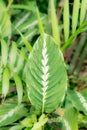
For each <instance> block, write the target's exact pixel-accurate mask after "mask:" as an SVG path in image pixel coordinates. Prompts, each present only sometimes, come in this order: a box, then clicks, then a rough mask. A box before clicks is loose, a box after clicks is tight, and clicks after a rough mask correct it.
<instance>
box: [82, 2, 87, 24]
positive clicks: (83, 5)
mask: <svg viewBox="0 0 87 130" xmlns="http://www.w3.org/2000/svg"><path fill="white" fill-rule="evenodd" d="M86 11H87V0H82V3H81V10H80V25H81V24H82V23H83V21H84V18H85V15H86Z"/></svg>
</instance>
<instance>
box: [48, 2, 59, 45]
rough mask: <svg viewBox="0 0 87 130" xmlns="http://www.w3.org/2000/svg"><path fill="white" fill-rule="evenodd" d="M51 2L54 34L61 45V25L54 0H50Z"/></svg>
mask: <svg viewBox="0 0 87 130" xmlns="http://www.w3.org/2000/svg"><path fill="white" fill-rule="evenodd" d="M49 4H50V14H51V23H52V31H53V36H54V39H55V41H56V43H57V44H58V46H60V34H59V26H58V20H57V16H56V11H55V5H54V0H49Z"/></svg>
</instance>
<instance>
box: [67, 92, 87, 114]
mask: <svg viewBox="0 0 87 130" xmlns="http://www.w3.org/2000/svg"><path fill="white" fill-rule="evenodd" d="M68 98H69V100H71V102H72V103H73V105H74V106H75V107H76V108H77V109H78V110H80V111H83V112H84V113H85V114H86V115H87V95H86V94H81V93H79V92H76V91H75V92H74V91H71V90H69V91H68Z"/></svg>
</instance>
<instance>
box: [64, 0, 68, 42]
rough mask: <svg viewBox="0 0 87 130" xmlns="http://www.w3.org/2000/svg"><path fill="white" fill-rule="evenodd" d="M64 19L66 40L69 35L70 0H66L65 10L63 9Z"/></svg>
mask: <svg viewBox="0 0 87 130" xmlns="http://www.w3.org/2000/svg"><path fill="white" fill-rule="evenodd" d="M63 21H64V37H65V41H67V40H68V37H69V25H70V23H69V0H64V11H63Z"/></svg>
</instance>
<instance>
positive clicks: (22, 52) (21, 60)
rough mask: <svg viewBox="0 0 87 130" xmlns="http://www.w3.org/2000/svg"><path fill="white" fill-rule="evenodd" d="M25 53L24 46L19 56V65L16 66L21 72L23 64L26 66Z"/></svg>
mask: <svg viewBox="0 0 87 130" xmlns="http://www.w3.org/2000/svg"><path fill="white" fill-rule="evenodd" d="M24 53H25V52H24V49H23V48H22V49H21V50H20V54H19V58H18V62H17V66H16V70H17V73H19V72H20V71H21V70H22V69H23V66H24V57H23V54H24Z"/></svg>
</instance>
